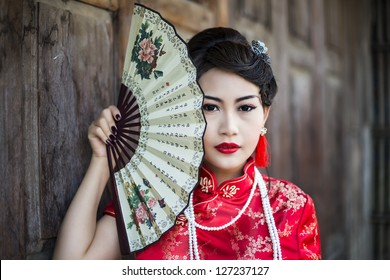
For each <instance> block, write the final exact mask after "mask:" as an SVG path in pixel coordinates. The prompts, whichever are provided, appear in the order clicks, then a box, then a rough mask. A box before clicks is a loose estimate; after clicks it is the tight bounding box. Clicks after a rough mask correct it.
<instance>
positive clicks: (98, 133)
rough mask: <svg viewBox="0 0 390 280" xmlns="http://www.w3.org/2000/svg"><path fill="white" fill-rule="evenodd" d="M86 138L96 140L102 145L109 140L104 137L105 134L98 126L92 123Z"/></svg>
mask: <svg viewBox="0 0 390 280" xmlns="http://www.w3.org/2000/svg"><path fill="white" fill-rule="evenodd" d="M88 136H89V138H90V139H93V138H98V139H100V140H101V141H102V142H103V143H108V142H107V140H108V139H109V138H108V135H106V133H104V131H103V129H102V128H101V127H100V126H99V125H97V123H96V122H93V123H92V124H91V125H90V127H89V133H88Z"/></svg>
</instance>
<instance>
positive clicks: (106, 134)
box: [88, 105, 121, 157]
mask: <svg viewBox="0 0 390 280" xmlns="http://www.w3.org/2000/svg"><path fill="white" fill-rule="evenodd" d="M120 118H121V115H120V111H119V109H118V108H117V107H115V106H113V105H111V106H109V107H108V108H106V109H104V110H103V111H102V113H101V114H100V117H99V118H98V119H97V120H95V121H94V122H93V123H92V124H91V125H90V126H89V129H88V139H89V143H90V145H91V148H92V152H93V156H96V157H106V156H107V152H106V144H109V142H110V141H113V140H114V139H115V134H116V125H115V119H116V120H120Z"/></svg>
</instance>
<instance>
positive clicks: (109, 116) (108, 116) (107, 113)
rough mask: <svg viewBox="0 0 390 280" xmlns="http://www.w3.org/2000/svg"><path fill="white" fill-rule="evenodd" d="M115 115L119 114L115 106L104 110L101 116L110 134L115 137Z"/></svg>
mask: <svg viewBox="0 0 390 280" xmlns="http://www.w3.org/2000/svg"><path fill="white" fill-rule="evenodd" d="M115 113H118V114H117V115H119V114H120V112H119V110H118V108H116V107H115V106H110V107H108V108H106V109H104V110H103V112H102V115H101V116H102V117H103V118H104V119H105V120H106V121H107V125H108V127H109V129H110V132H111V133H112V134H114V135H116V132H117V127H116V122H115V120H114V117H115V115H114V114H115Z"/></svg>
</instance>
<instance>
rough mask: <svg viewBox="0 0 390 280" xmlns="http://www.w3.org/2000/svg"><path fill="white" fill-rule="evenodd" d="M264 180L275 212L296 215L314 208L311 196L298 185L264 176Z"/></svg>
mask: <svg viewBox="0 0 390 280" xmlns="http://www.w3.org/2000/svg"><path fill="white" fill-rule="evenodd" d="M263 179H264V182H265V184H266V186H267V188H268V196H269V199H270V203H271V205H272V208H273V210H274V211H275V212H278V211H283V212H287V211H288V212H292V213H296V212H301V211H304V210H305V209H306V208H314V203H313V200H312V198H311V197H310V195H308V194H307V193H305V192H304V191H303V190H302V189H301V188H300V187H298V186H297V185H296V184H294V183H292V182H290V181H287V180H283V179H278V178H272V177H267V176H264V175H263ZM307 210H308V209H307Z"/></svg>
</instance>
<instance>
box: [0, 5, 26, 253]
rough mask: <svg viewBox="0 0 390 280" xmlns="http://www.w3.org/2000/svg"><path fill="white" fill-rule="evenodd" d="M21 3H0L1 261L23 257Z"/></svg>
mask: <svg viewBox="0 0 390 280" xmlns="http://www.w3.org/2000/svg"><path fill="white" fill-rule="evenodd" d="M22 5H23V2H22V0H17V1H5V0H2V1H1V2H0V6H1V7H2V8H1V9H0V23H1V30H2V31H1V32H0V77H1V79H0V92H1V94H0V176H1V180H2V182H1V187H0V204H1V205H2V211H1V213H0V225H1V229H2V230H1V238H0V242H1V243H0V257H1V259H19V258H23V256H24V244H25V238H24V232H25V228H24V218H25V217H24V211H23V210H22V209H23V206H24V190H23V166H24V156H25V155H24V151H23V137H24V135H23V125H24V123H23V115H22V114H21V108H22V107H23V82H22V80H21V79H20V78H19V79H17V78H16V77H20V75H21V73H22V59H21V58H22V52H21V51H22V49H21V47H20V46H21V45H22V40H23V36H22V34H23V24H22V20H23V17H22V8H21V7H22Z"/></svg>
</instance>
